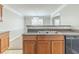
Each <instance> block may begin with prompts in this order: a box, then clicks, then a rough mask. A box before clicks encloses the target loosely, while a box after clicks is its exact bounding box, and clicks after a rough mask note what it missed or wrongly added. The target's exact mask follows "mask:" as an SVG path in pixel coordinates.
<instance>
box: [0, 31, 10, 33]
mask: <svg viewBox="0 0 79 59" xmlns="http://www.w3.org/2000/svg"><path fill="white" fill-rule="evenodd" d="M5 32H9V31H0V34H2V33H5Z"/></svg>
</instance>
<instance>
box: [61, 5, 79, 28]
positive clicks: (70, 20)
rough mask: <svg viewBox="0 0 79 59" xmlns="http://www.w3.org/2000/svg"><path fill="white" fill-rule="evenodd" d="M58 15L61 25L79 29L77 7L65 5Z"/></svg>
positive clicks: (78, 9) (78, 7) (78, 6)
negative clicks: (59, 15)
mask: <svg viewBox="0 0 79 59" xmlns="http://www.w3.org/2000/svg"><path fill="white" fill-rule="evenodd" d="M60 13H61V24H62V25H72V26H74V28H75V29H79V5H67V6H66V7H65V8H64V9H62V10H61V11H60Z"/></svg>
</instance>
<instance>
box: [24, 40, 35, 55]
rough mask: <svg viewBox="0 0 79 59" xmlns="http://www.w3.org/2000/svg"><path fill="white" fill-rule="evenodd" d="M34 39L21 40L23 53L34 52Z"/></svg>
mask: <svg viewBox="0 0 79 59" xmlns="http://www.w3.org/2000/svg"><path fill="white" fill-rule="evenodd" d="M35 44H36V42H35V41H31V40H30V41H27V40H24V41H23V53H24V54H35Z"/></svg>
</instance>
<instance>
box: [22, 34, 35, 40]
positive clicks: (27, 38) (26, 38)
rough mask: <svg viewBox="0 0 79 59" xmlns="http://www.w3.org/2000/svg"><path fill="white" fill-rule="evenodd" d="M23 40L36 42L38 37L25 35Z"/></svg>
mask: <svg viewBox="0 0 79 59" xmlns="http://www.w3.org/2000/svg"><path fill="white" fill-rule="evenodd" d="M23 40H36V36H31V35H30V36H29V35H23Z"/></svg>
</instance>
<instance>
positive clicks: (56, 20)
mask: <svg viewBox="0 0 79 59" xmlns="http://www.w3.org/2000/svg"><path fill="white" fill-rule="evenodd" d="M52 23H53V24H54V25H60V16H56V17H54V18H53V22H52Z"/></svg>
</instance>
